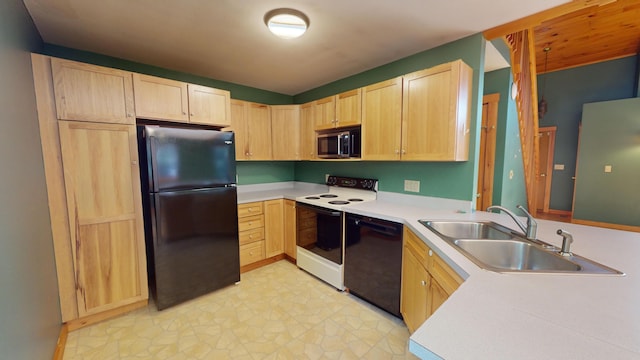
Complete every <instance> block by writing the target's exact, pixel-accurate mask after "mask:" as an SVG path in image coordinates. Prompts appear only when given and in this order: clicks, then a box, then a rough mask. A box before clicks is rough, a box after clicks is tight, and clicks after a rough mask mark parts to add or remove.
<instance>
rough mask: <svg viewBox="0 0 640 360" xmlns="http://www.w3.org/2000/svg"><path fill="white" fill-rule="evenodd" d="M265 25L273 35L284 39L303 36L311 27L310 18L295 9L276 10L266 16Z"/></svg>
mask: <svg viewBox="0 0 640 360" xmlns="http://www.w3.org/2000/svg"><path fill="white" fill-rule="evenodd" d="M264 23H265V24H266V25H267V27H268V28H269V31H271V32H272V33H273V34H275V35H276V36H278V37H281V38H283V39H294V38H297V37H300V36H302V34H304V33H305V32H306V31H307V28H308V27H309V18H308V17H307V15H305V14H304V13H302V12H300V11H298V10H295V9H286V8H282V9H274V10H271V11H269V12H268V13H266V14H265V15H264Z"/></svg>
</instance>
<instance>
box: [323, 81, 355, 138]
mask: <svg viewBox="0 0 640 360" xmlns="http://www.w3.org/2000/svg"><path fill="white" fill-rule="evenodd" d="M361 122H362V89H361V88H360V89H354V90H350V91H345V92H343V93H340V94H338V95H333V96H329V97H326V98H323V99H320V100H316V105H315V130H318V131H322V130H329V129H333V128H339V127H340V128H342V127H349V126H358V125H360V124H361Z"/></svg>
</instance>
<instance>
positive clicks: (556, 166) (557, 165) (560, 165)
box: [553, 164, 564, 170]
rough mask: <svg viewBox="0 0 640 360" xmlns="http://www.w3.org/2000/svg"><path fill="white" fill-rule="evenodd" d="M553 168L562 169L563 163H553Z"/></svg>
mask: <svg viewBox="0 0 640 360" xmlns="http://www.w3.org/2000/svg"><path fill="white" fill-rule="evenodd" d="M553 170H564V164H554V165H553Z"/></svg>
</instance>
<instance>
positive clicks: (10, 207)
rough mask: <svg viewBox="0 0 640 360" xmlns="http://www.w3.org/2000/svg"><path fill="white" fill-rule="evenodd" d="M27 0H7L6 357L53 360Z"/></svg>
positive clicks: (0, 66) (0, 16) (2, 248)
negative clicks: (25, 0)
mask: <svg viewBox="0 0 640 360" xmlns="http://www.w3.org/2000/svg"><path fill="white" fill-rule="evenodd" d="M41 46H42V40H41V39H40V36H39V35H38V33H37V31H36V28H35V26H34V25H33V22H32V21H31V18H30V17H29V14H28V13H27V11H26V9H25V7H24V4H23V2H22V1H21V0H4V1H0V79H2V81H0V108H2V119H1V120H0V169H2V176H0V214H1V215H0V324H1V325H0V354H1V355H0V357H1V358H3V359H12V360H14V359H15V360H39V359H51V357H52V356H53V352H54V350H55V346H56V342H57V339H58V334H59V333H60V328H61V325H62V320H61V316H60V304H59V300H58V299H59V297H58V283H57V279H56V268H55V260H54V253H53V239H52V235H51V223H50V220H49V207H48V205H47V188H46V183H45V178H44V164H43V160H42V148H41V147H40V137H39V135H38V134H39V128H38V117H37V113H36V101H35V90H34V87H33V75H32V71H31V56H30V52H33V51H39V50H40V48H41Z"/></svg>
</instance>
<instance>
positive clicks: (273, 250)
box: [264, 199, 284, 258]
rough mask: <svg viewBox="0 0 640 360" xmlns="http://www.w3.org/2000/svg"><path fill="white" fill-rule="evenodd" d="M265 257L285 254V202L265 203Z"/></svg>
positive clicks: (270, 201)
mask: <svg viewBox="0 0 640 360" xmlns="http://www.w3.org/2000/svg"><path fill="white" fill-rule="evenodd" d="M264 222H265V224H264V228H265V231H264V232H265V234H264V240H265V253H266V254H265V255H266V257H268V258H269V257H272V256H276V255H279V254H282V253H283V252H284V207H283V200H282V199H277V200H269V201H265V202H264Z"/></svg>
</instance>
